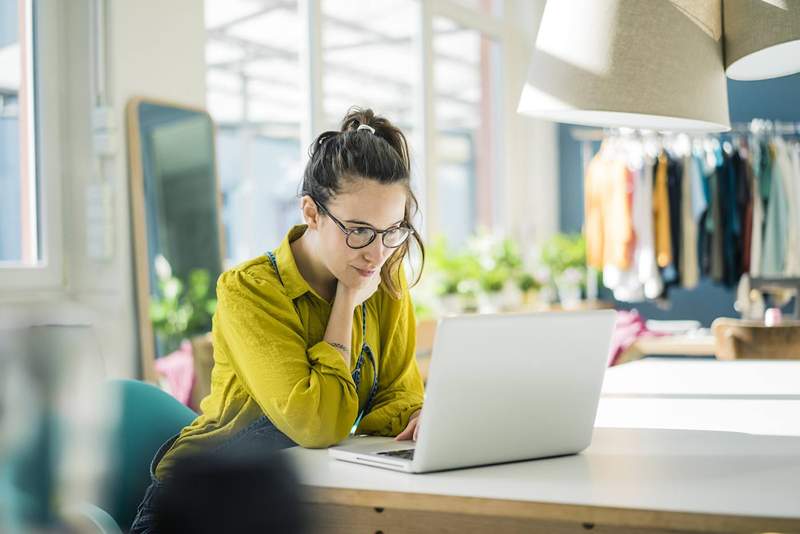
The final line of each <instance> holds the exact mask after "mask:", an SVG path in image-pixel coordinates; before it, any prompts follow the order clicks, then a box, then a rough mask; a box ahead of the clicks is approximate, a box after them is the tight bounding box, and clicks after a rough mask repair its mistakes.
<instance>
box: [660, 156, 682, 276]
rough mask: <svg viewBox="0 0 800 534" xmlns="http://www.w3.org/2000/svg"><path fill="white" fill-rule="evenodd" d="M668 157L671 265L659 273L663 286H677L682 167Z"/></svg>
mask: <svg viewBox="0 0 800 534" xmlns="http://www.w3.org/2000/svg"><path fill="white" fill-rule="evenodd" d="M667 156H668V163H667V194H668V195H669V234H670V248H671V249H672V263H671V264H670V265H668V266H667V267H666V268H665V269H664V270H663V271H662V273H661V277H662V278H663V280H664V286H669V285H674V284H679V283H680V281H681V273H680V264H681V234H682V233H683V231H682V229H681V226H682V224H681V189H682V183H681V178H682V175H683V165H682V162H681V160H679V159H676V158H675V157H672V156H671V155H669V154H668V155H667Z"/></svg>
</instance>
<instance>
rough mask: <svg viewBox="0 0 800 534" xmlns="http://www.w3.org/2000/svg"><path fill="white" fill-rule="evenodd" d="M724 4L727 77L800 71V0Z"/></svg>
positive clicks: (740, 0)
mask: <svg viewBox="0 0 800 534" xmlns="http://www.w3.org/2000/svg"><path fill="white" fill-rule="evenodd" d="M722 6H723V28H724V29H723V35H724V41H725V69H726V70H725V72H726V74H727V75H728V77H730V78H733V79H734V80H762V79H765V78H776V77H778V76H786V75H789V74H794V73H796V72H800V0H724V2H723V4H722Z"/></svg>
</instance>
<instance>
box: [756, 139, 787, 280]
mask: <svg viewBox="0 0 800 534" xmlns="http://www.w3.org/2000/svg"><path fill="white" fill-rule="evenodd" d="M784 148H785V145H784V144H783V143H782V140H781V139H779V138H776V139H775V140H774V141H773V142H772V144H771V145H770V149H771V152H772V155H773V160H774V161H773V165H772V169H771V170H772V172H771V173H770V185H769V202H768V203H767V210H766V223H765V227H764V255H763V257H762V259H761V274H762V275H764V276H781V275H783V272H784V267H785V264H786V244H787V237H788V234H787V232H786V224H787V222H788V220H789V218H788V211H789V206H788V204H787V197H786V191H785V189H784V176H783V173H784V172H785V171H786V168H787V163H788V162H787V160H786V158H787V155H786V152H785V150H784Z"/></svg>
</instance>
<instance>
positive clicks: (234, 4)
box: [205, 0, 304, 265]
mask: <svg viewBox="0 0 800 534" xmlns="http://www.w3.org/2000/svg"><path fill="white" fill-rule="evenodd" d="M205 5H206V8H205V9H206V29H207V37H208V39H207V44H206V62H207V65H208V71H207V77H206V81H207V87H208V89H207V103H208V109H209V112H210V113H211V116H212V117H213V118H214V120H215V122H216V123H217V125H218V132H217V159H218V161H219V172H220V181H221V185H222V198H223V222H224V226H225V232H226V245H227V251H226V264H228V265H230V264H235V263H238V262H241V261H244V260H246V259H249V258H252V257H254V256H257V255H259V254H263V253H264V252H265V251H266V250H267V249H270V248H273V247H275V246H277V244H278V243H279V242H280V240H281V238H282V237H283V233H284V232H285V231H286V229H287V228H288V227H289V226H290V225H291V224H295V223H299V222H300V210H299V209H298V201H297V190H298V185H299V183H300V178H301V172H302V169H301V168H300V154H301V149H300V121H301V120H302V115H301V110H302V107H301V106H302V105H304V102H303V101H302V100H301V88H300V80H301V78H300V68H299V56H298V50H299V46H300V44H301V43H300V39H301V37H300V32H299V28H300V23H299V19H298V13H297V3H296V2H285V1H284V2H253V1H247V0H238V1H231V0H206V4H205Z"/></svg>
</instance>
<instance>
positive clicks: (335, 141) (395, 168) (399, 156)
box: [300, 107, 425, 297]
mask: <svg viewBox="0 0 800 534" xmlns="http://www.w3.org/2000/svg"><path fill="white" fill-rule="evenodd" d="M362 124H365V125H367V126H369V127H371V128H373V129H374V130H375V133H374V134H373V133H372V132H371V131H370V130H369V129H366V128H363V129H361V130H359V129H358V127H359V126H361V125H362ZM308 155H309V160H308V164H307V165H306V169H305V172H304V173H303V184H302V188H301V192H300V194H301V196H305V195H309V196H310V197H311V198H313V199H314V200H316V201H318V202H320V203H322V204H326V203H327V202H328V200H330V198H331V197H333V196H336V194H338V193H339V192H340V191H341V190H342V187H343V185H344V183H345V182H346V181H348V180H357V179H369V180H375V181H376V182H378V183H381V184H402V185H404V186H405V187H406V192H407V200H406V206H405V215H404V218H405V223H406V224H407V225H408V226H409V227H410V228H411V236H410V237H409V238H408V239H407V240H406V242H405V243H403V244H402V245H401V246H400V247H398V248H397V250H395V251H394V253H393V254H392V255H391V256H390V257H389V259H388V260H387V261H386V263H385V264H384V266H383V268H382V269H381V281H382V282H383V284H384V285H385V286H386V288H387V289H388V290H389V291H390V292H391V293H393V294H394V296H395V297H399V296H400V281H399V274H400V269H401V268H402V265H403V260H404V259H405V257H406V255H408V252H409V248H410V243H411V242H412V241H413V242H414V243H415V244H416V245H417V247H418V248H419V251H420V266H419V269H418V270H416V269H415V271H416V272H415V276H414V280H413V283H412V285H413V284H416V283H417V282H419V278H420V276H421V275H422V268H423V266H424V265H425V246H424V244H423V243H422V238H421V237H420V235H419V232H417V230H416V228H414V225H413V223H412V218H413V217H414V216H415V215H416V214H417V212H418V211H419V203H418V202H417V197H416V196H415V195H414V192H413V191H412V190H411V180H410V172H411V160H410V157H409V153H408V143H407V142H406V138H405V136H404V135H403V132H401V131H400V129H399V128H398V127H397V126H395V125H393V124H392V123H391V122H389V120H388V119H386V118H384V117H381V116H379V115H375V113H373V111H372V110H371V109H361V108H358V107H352V108H350V109H349V110H348V112H347V115H345V117H344V119H342V124H341V127H340V129H339V131H333V130H330V131H327V132H323V133H321V134H320V135H319V136H318V137H317V138H316V139H315V140H314V142H313V143H312V144H311V147H309V151H308Z"/></svg>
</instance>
